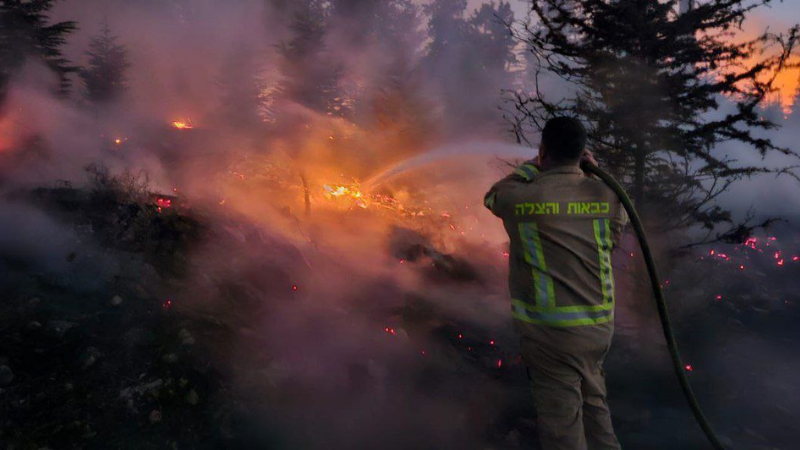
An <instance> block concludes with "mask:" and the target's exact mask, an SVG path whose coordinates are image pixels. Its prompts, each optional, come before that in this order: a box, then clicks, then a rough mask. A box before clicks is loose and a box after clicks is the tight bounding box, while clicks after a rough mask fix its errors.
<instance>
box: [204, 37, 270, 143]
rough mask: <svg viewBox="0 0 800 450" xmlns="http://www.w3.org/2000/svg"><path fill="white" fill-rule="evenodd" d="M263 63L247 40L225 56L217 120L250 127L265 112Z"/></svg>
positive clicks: (219, 81)
mask: <svg viewBox="0 0 800 450" xmlns="http://www.w3.org/2000/svg"><path fill="white" fill-rule="evenodd" d="M263 72H264V67H263V65H261V64H259V59H258V53H257V52H256V51H254V49H253V48H252V47H250V46H249V45H246V44H240V45H237V46H236V47H235V48H234V49H233V50H231V53H230V54H229V55H228V57H227V58H226V59H225V61H224V63H223V65H222V69H221V73H220V75H219V77H218V78H217V85H218V86H219V88H220V89H221V94H222V95H221V98H220V104H219V108H218V110H217V114H218V115H219V120H221V121H223V122H225V123H227V124H229V125H233V126H235V127H242V128H248V129H252V128H253V127H254V126H256V125H258V124H259V123H261V122H262V121H263V119H262V114H266V113H268V111H265V110H264V108H265V107H267V106H268V99H267V98H266V97H267V94H265V91H266V89H265V88H266V82H265V80H264V76H263Z"/></svg>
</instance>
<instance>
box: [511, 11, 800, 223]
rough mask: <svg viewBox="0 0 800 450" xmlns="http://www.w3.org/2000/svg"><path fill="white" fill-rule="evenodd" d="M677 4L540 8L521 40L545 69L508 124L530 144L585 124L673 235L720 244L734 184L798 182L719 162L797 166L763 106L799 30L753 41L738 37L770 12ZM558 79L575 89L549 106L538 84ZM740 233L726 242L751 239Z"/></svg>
mask: <svg viewBox="0 0 800 450" xmlns="http://www.w3.org/2000/svg"><path fill="white" fill-rule="evenodd" d="M678 3H679V2H678V0H667V1H665V0H630V1H608V0H531V2H530V7H531V12H532V19H534V20H529V21H528V22H526V23H525V24H523V25H524V26H523V27H521V29H516V31H515V34H516V36H517V38H518V39H519V40H520V41H522V42H523V43H524V44H525V45H526V47H527V49H528V51H529V52H530V56H531V57H532V58H531V59H532V60H533V61H534V62H535V68H534V70H535V80H536V82H537V83H536V89H535V92H533V93H530V94H528V93H522V92H511V93H510V94H511V98H510V101H511V108H510V110H509V114H507V118H508V119H509V120H510V122H511V125H512V130H513V132H514V133H515V134H516V136H517V139H518V141H520V142H525V143H529V144H530V140H529V136H530V133H531V132H532V131H534V130H541V128H542V127H543V125H544V121H545V120H546V119H547V118H549V117H552V116H555V115H573V116H576V117H579V118H581V119H583V120H584V121H585V122H586V123H587V124H588V125H589V132H590V145H591V148H592V149H593V151H594V152H595V153H596V154H597V156H598V158H599V160H600V161H601V162H604V163H605V164H606V166H607V167H609V168H611V169H612V170H613V172H614V174H615V175H616V176H617V177H618V178H619V179H621V180H622V181H623V182H624V183H626V184H627V186H628V187H629V188H630V189H631V190H632V192H633V195H634V197H635V201H636V203H637V206H638V207H639V208H643V209H644V210H645V214H647V212H648V211H660V212H661V213H660V214H659V219H660V221H661V224H662V225H664V226H665V227H667V228H669V229H686V228H688V227H692V226H694V225H698V224H699V225H701V226H703V227H705V228H706V229H707V230H708V231H709V235H708V237H711V235H712V234H713V230H715V229H718V226H719V225H721V224H723V223H729V224H732V219H731V214H730V213H729V212H728V211H724V210H722V209H720V208H719V207H718V206H716V204H715V201H714V200H715V199H716V198H717V197H718V196H719V195H720V194H721V193H722V192H724V191H725V190H726V189H727V188H728V187H729V186H730V184H731V183H733V182H735V181H737V180H740V179H742V178H746V177H750V176H753V175H756V174H760V173H770V172H777V173H788V174H789V175H791V176H795V177H796V175H795V174H794V172H793V171H792V168H770V167H767V166H763V165H762V166H746V165H742V164H739V163H737V161H735V160H734V159H732V158H729V157H728V156H727V155H725V154H720V153H721V152H720V151H719V150H720V147H721V146H723V145H725V144H730V143H739V144H746V146H747V148H750V149H753V150H755V151H757V152H758V153H760V155H761V156H765V155H767V154H770V153H782V154H785V155H792V156H797V153H795V152H794V151H792V150H791V149H788V148H783V147H779V146H777V145H775V144H774V143H773V142H772V141H771V140H770V139H769V138H768V137H765V133H764V132H765V131H769V130H773V129H775V128H777V127H778V124H776V123H775V122H773V121H771V120H769V119H767V118H766V117H765V116H764V114H763V110H762V106H763V104H764V100H765V98H766V97H767V96H768V95H769V94H770V93H771V92H773V91H774V88H773V81H774V79H775V76H776V75H777V74H778V73H779V72H780V71H781V70H784V69H785V68H787V67H788V66H789V65H790V64H791V63H790V61H791V55H792V52H793V50H794V48H795V46H796V44H797V41H798V28H797V27H795V28H793V29H791V30H790V31H789V32H788V33H787V34H786V35H774V34H769V33H764V34H762V35H760V36H758V37H756V38H753V39H745V38H744V37H743V36H742V33H740V32H737V30H741V26H742V23H743V22H744V21H745V19H746V18H747V17H748V16H749V14H750V13H751V12H752V11H753V10H754V9H755V8H757V7H759V6H762V5H766V4H768V3H770V0H759V1H756V2H750V1H746V0H709V1H705V2H702V3H699V4H697V5H695V6H694V7H693V8H686V7H684V8H682V11H681V12H680V13H678V12H677V8H678V6H679V5H678ZM684 6H685V5H684ZM762 52H767V53H762ZM762 55H763V56H762ZM548 77H549V78H550V80H551V81H552V79H553V78H555V79H558V80H562V81H564V82H566V83H563V85H562V89H561V91H562V92H564V91H565V90H568V92H567V94H565V95H563V96H562V97H561V98H557V97H554V96H551V95H549V94H550V93H551V91H552V90H551V89H543V88H542V86H541V85H540V84H539V83H540V82H545V81H546V80H547V78H548ZM740 225H741V224H740ZM740 225H737V226H733V228H732V231H731V232H727V233H722V234H717V236H716V238H718V239H736V238H741V237H746V235H747V233H748V231H749V229H748V228H747V227H744V228H742V226H743V225H742V226H740Z"/></svg>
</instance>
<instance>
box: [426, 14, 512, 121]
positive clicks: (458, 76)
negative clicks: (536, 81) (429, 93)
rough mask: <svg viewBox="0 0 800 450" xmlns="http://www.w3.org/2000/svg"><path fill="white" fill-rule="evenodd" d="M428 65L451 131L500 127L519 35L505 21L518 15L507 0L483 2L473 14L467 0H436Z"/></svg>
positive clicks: (430, 28) (431, 20) (427, 58)
mask: <svg viewBox="0 0 800 450" xmlns="http://www.w3.org/2000/svg"><path fill="white" fill-rule="evenodd" d="M424 10H425V12H426V14H427V15H428V17H429V23H428V34H429V38H430V41H429V44H428V48H427V51H428V54H427V56H426V59H425V62H424V68H425V70H426V72H427V73H428V75H429V77H430V78H431V79H432V80H433V81H434V83H435V84H436V87H437V92H438V93H439V95H440V96H441V100H442V102H443V106H444V109H445V113H444V114H445V116H447V117H450V118H452V119H453V120H452V122H453V124H452V126H451V130H450V131H451V132H457V133H464V132H485V131H495V130H496V129H498V128H499V124H500V122H501V116H500V114H499V113H498V112H497V106H499V105H500V98H501V90H502V89H503V88H506V87H508V85H509V84H510V83H511V82H512V81H511V80H512V74H511V73H510V68H511V64H513V62H514V61H515V60H516V56H515V52H514V44H515V41H514V39H513V36H512V34H511V33H510V32H509V30H508V28H507V27H506V26H505V23H510V22H513V20H514V15H513V12H512V10H511V7H510V5H509V4H508V3H507V2H499V3H495V2H491V3H486V4H483V5H481V7H480V8H479V9H478V10H477V11H476V12H474V13H473V14H471V15H470V14H467V2H466V0H433V1H432V2H431V3H429V4H427V5H425V7H424Z"/></svg>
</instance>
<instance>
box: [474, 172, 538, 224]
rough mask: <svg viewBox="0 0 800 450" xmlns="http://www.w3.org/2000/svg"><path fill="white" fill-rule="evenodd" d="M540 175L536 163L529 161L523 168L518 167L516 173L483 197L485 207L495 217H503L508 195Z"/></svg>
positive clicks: (500, 182)
mask: <svg viewBox="0 0 800 450" xmlns="http://www.w3.org/2000/svg"><path fill="white" fill-rule="evenodd" d="M538 173H539V168H538V167H537V166H536V161H535V160H531V161H527V162H525V163H524V164H522V165H521V166H519V167H517V169H516V170H514V172H512V173H511V174H509V175H508V176H507V177H505V178H503V179H502V180H500V181H498V182H497V183H495V184H494V185H493V186H492V188H491V189H489V192H487V193H486V195H485V196H484V197H483V205H484V206H486V208H488V209H489V211H491V212H492V214H494V215H495V216H498V217H501V215H502V214H503V211H504V209H505V208H504V205H505V203H504V201H505V200H506V198H507V193H508V192H509V191H511V190H513V189H516V188H518V187H520V186H521V185H524V184H527V183H530V182H531V181H533V178H534V177H535V176H536V175H537V174H538Z"/></svg>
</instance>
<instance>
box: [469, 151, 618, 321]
mask: <svg viewBox="0 0 800 450" xmlns="http://www.w3.org/2000/svg"><path fill="white" fill-rule="evenodd" d="M484 204H485V205H486V207H487V208H489V209H490V210H491V211H492V213H493V214H495V215H496V216H498V217H500V218H501V219H503V224H504V226H505V228H506V231H507V233H508V236H509V238H510V240H511V251H510V257H509V261H510V267H509V290H510V292H511V299H512V300H511V305H512V315H513V316H514V318H515V319H517V320H518V321H520V322H523V323H524V324H528V325H534V326H541V325H544V326H547V327H560V328H566V327H581V326H587V325H601V324H608V325H609V326H610V325H611V323H612V321H613V318H614V276H613V270H612V266H611V252H612V250H613V248H614V245H615V243H617V242H618V241H619V236H620V234H621V230H622V227H623V226H624V224H625V222H626V221H627V216H626V215H625V212H624V210H623V209H622V205H621V204H620V202H619V200H618V199H617V197H616V195H615V194H614V193H613V191H611V189H610V188H608V187H607V186H605V185H604V184H603V183H602V182H601V181H599V180H597V179H594V178H590V177H586V176H585V175H584V173H583V171H582V170H581V169H580V168H579V167H577V166H563V167H555V168H552V169H549V170H547V171H543V172H540V171H539V170H538V169H537V168H536V166H535V165H534V164H532V163H530V162H528V163H525V164H523V165H522V166H520V167H519V168H518V169H517V170H515V171H514V173H512V174H511V175H509V176H508V177H506V178H504V179H503V180H501V181H499V182H498V183H496V184H495V185H494V186H493V187H492V189H491V190H490V191H489V192H488V193H487V194H486V196H485V197H484Z"/></svg>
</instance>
